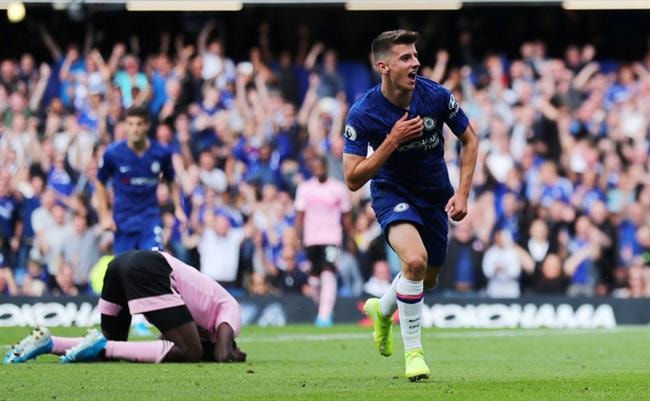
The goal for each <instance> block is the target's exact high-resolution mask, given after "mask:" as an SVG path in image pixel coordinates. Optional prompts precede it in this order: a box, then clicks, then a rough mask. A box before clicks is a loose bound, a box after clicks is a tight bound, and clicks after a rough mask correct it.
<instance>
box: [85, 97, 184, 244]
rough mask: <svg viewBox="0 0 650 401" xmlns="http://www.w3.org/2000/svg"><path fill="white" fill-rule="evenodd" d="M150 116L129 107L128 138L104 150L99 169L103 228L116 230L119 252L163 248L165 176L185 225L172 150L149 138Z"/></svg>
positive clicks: (180, 220)
mask: <svg viewBox="0 0 650 401" xmlns="http://www.w3.org/2000/svg"><path fill="white" fill-rule="evenodd" d="M149 126H150V120H149V113H148V111H147V109H146V108H143V107H139V106H133V107H131V108H129V109H128V110H127V111H126V130H127V140H126V141H119V142H115V143H113V144H112V145H111V146H109V147H108V148H107V149H106V151H105V152H104V155H103V158H102V163H101V166H100V168H99V171H98V173H97V178H98V179H99V181H98V183H97V200H98V211H99V217H100V219H101V222H102V226H103V228H104V229H107V230H114V231H115V245H114V251H115V254H116V255H117V254H120V253H122V252H125V251H128V250H130V249H153V248H158V249H162V248H163V246H162V220H161V217H160V208H159V207H158V200H157V198H156V188H157V187H158V184H159V183H160V182H161V178H162V179H164V180H166V181H167V182H169V184H170V185H171V193H172V199H173V202H174V208H175V215H176V218H177V219H178V220H179V222H180V223H181V226H183V225H185V223H186V222H187V218H186V216H185V213H184V211H183V208H182V207H181V202H180V190H179V188H178V186H177V185H176V183H175V182H174V169H173V167H172V155H171V153H170V152H169V151H168V150H166V149H165V148H163V147H162V146H160V145H159V144H157V143H155V142H151V141H150V140H149V138H148V137H147V133H148V132H149ZM109 181H112V184H113V193H114V202H113V217H111V215H110V213H109V208H108V196H107V192H106V185H107V184H108V182H109Z"/></svg>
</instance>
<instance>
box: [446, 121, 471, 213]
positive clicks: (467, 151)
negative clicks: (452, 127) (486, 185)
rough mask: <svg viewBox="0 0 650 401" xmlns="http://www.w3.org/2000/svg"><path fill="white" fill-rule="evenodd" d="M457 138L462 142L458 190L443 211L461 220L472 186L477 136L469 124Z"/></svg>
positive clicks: (465, 210)
mask: <svg viewBox="0 0 650 401" xmlns="http://www.w3.org/2000/svg"><path fill="white" fill-rule="evenodd" d="M458 138H459V139H460V141H461V142H462V144H463V147H462V149H461V154H460V182H459V184H458V190H457V191H456V193H455V194H454V196H452V197H451V199H449V202H447V205H446V207H445V211H446V212H447V213H448V214H449V217H450V218H451V219H452V220H454V221H461V220H462V219H464V218H465V216H467V211H468V209H467V198H469V191H470V190H471V188H472V177H474V170H475V169H476V158H477V156H478V138H477V137H476V133H474V129H473V128H472V126H471V125H470V126H468V127H467V130H465V132H463V133H462V134H461V135H459V136H458Z"/></svg>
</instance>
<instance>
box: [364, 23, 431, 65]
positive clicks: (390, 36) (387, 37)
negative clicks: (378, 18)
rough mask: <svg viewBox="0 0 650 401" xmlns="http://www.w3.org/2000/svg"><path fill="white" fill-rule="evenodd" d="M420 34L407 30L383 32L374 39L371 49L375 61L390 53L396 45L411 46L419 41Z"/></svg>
mask: <svg viewBox="0 0 650 401" xmlns="http://www.w3.org/2000/svg"><path fill="white" fill-rule="evenodd" d="M419 38H420V34H419V33H417V32H415V31H408V30H406V29H396V30H394V31H386V32H382V33H380V34H379V36H377V37H376V38H375V39H373V41H372V44H371V45H370V49H371V51H372V57H373V59H374V60H375V61H377V60H379V59H380V58H381V57H383V56H384V55H386V53H388V52H390V49H391V48H392V47H393V46H394V45H410V44H413V43H415V42H417V41H418V39H419Z"/></svg>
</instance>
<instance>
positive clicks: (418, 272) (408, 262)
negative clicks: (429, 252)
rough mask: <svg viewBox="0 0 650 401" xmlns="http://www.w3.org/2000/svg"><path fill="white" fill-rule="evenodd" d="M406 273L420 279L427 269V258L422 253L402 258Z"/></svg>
mask: <svg viewBox="0 0 650 401" xmlns="http://www.w3.org/2000/svg"><path fill="white" fill-rule="evenodd" d="M404 264H405V266H404V267H405V269H406V273H407V275H408V276H411V277H413V278H414V279H419V280H422V278H423V277H424V274H425V272H426V270H427V258H426V257H424V256H423V255H413V256H410V257H407V258H406V259H405V260H404Z"/></svg>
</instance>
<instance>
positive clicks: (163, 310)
mask: <svg viewBox="0 0 650 401" xmlns="http://www.w3.org/2000/svg"><path fill="white" fill-rule="evenodd" d="M98 307H99V311H100V313H101V330H102V333H100V332H99V331H97V330H90V331H89V332H88V334H87V335H86V336H85V337H79V338H66V337H55V336H51V335H50V333H49V330H47V329H46V328H36V329H34V331H32V333H31V334H30V335H29V336H27V337H26V338H25V339H24V340H22V341H21V342H20V343H18V344H17V345H15V346H14V347H13V348H12V349H11V350H10V351H9V352H8V353H7V355H6V356H5V358H4V363H18V362H25V361H27V360H29V359H33V358H35V357H37V356H38V355H41V354H44V353H52V354H56V355H61V362H64V363H67V362H82V361H93V360H101V359H106V360H123V361H132V362H145V363H160V362H198V361H201V360H204V361H216V362H243V361H245V360H246V354H245V353H244V352H242V351H241V350H240V349H239V348H238V347H237V344H236V343H235V337H236V336H237V335H238V334H239V329H240V326H241V308H240V306H239V304H238V303H237V301H236V300H235V298H233V297H232V296H231V295H230V294H229V293H228V292H227V291H226V290H225V289H224V288H223V287H221V286H220V285H219V284H218V283H217V282H215V281H214V280H212V279H210V278H209V277H208V276H206V275H204V274H202V273H200V272H199V271H198V270H196V269H195V268H193V267H191V266H189V265H186V264H185V263H183V262H181V261H180V260H178V259H176V258H174V257H173V256H171V255H169V254H167V253H165V252H158V251H145V250H134V251H129V252H126V253H123V254H121V255H119V256H118V257H116V258H115V259H114V260H113V261H111V263H110V264H109V266H108V270H107V271H106V275H105V276H104V287H103V289H102V295H101V298H100V300H99V305H98ZM138 313H141V314H143V315H144V316H145V317H146V318H147V320H148V321H149V322H150V323H151V324H153V325H154V326H156V328H158V330H160V333H161V337H160V339H158V340H155V341H137V342H129V341H127V339H128V335H129V327H130V325H131V315H132V314H138Z"/></svg>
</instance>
